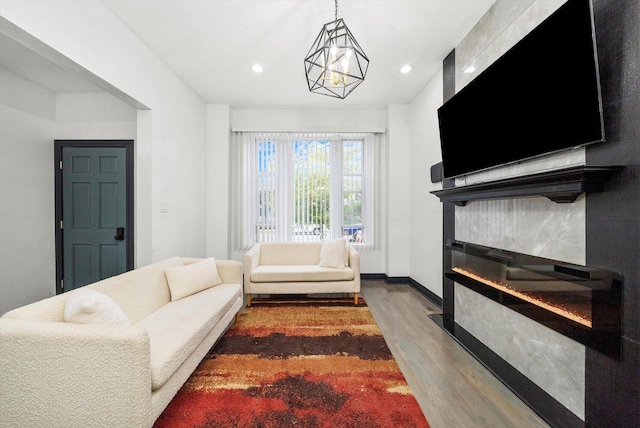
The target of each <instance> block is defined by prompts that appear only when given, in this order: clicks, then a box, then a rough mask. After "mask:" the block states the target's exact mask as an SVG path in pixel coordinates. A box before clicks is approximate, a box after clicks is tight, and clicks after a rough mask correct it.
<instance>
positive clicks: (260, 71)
mask: <svg viewBox="0 0 640 428" xmlns="http://www.w3.org/2000/svg"><path fill="white" fill-rule="evenodd" d="M251 69H252V70H253V71H255V72H256V73H262V66H261V65H260V64H256V65H254V66H253V67H251Z"/></svg>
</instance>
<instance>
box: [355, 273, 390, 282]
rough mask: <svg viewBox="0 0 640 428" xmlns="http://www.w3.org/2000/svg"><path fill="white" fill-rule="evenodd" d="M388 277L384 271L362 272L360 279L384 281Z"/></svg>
mask: <svg viewBox="0 0 640 428" xmlns="http://www.w3.org/2000/svg"><path fill="white" fill-rule="evenodd" d="M386 278H387V275H385V274H383V273H361V274H360V279H364V280H369V281H384V280H385V279H386Z"/></svg>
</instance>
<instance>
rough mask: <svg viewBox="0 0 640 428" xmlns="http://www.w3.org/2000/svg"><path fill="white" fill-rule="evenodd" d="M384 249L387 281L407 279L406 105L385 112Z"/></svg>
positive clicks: (407, 187) (409, 194)
mask: <svg viewBox="0 0 640 428" xmlns="http://www.w3.org/2000/svg"><path fill="white" fill-rule="evenodd" d="M387 114H388V117H387V147H386V162H387V170H386V172H387V179H386V183H387V189H386V193H387V223H386V224H387V233H386V237H387V245H386V260H387V263H386V271H385V273H386V274H387V275H388V276H390V277H408V276H409V274H410V273H411V268H410V256H411V254H410V251H411V250H410V242H411V234H412V233H413V231H412V230H411V225H410V218H411V217H410V201H411V196H412V195H411V186H410V182H411V177H410V164H411V161H410V160H411V156H412V154H411V151H410V150H411V140H410V132H409V117H410V109H409V105H408V104H393V105H389V107H388V108H387Z"/></svg>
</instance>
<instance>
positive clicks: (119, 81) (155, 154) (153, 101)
mask: <svg viewBox="0 0 640 428" xmlns="http://www.w3.org/2000/svg"><path fill="white" fill-rule="evenodd" d="M0 6H1V8H0V15H1V16H2V18H4V19H6V20H7V21H9V22H11V23H12V24H13V25H15V26H16V27H19V28H20V29H22V31H23V32H24V33H25V34H27V35H28V37H26V38H27V39H28V38H33V37H35V38H37V39H39V40H40V41H41V42H42V43H44V44H46V46H47V47H48V48H50V49H53V50H55V51H56V52H58V53H59V54H61V55H62V56H64V57H65V58H66V61H65V65H66V66H68V67H69V66H74V67H76V68H78V69H81V70H82V71H83V74H91V75H92V76H96V78H98V79H100V80H101V81H103V82H106V83H107V84H108V85H106V86H109V87H113V88H116V89H117V91H116V92H118V93H117V95H118V96H121V98H125V99H129V100H135V101H136V103H134V104H136V105H144V106H146V107H148V108H149V109H150V110H151V115H150V116H149V115H148V114H143V115H138V119H139V120H143V122H144V127H145V128H144V129H142V130H141V129H140V125H139V126H138V128H139V129H138V137H140V136H143V137H144V138H143V139H142V140H140V138H139V139H138V141H137V142H136V165H135V171H136V172H135V173H136V186H137V187H136V208H139V207H140V206H141V205H142V207H144V209H136V224H138V225H143V226H144V227H143V228H141V229H139V230H137V232H136V238H137V243H138V245H139V247H138V249H137V251H136V257H137V260H136V264H137V265H138V266H139V265H141V262H142V264H146V263H147V262H150V261H157V260H162V259H165V258H167V257H171V256H175V255H180V256H204V255H205V253H206V237H205V234H204V233H203V231H204V230H205V227H206V213H205V210H206V202H205V200H206V197H205V192H206V190H205V181H206V135H205V134H206V119H205V104H204V102H203V101H202V100H201V99H200V98H199V97H198V96H197V95H196V94H195V93H194V92H193V91H192V90H191V89H190V88H189V87H188V86H187V85H185V83H184V82H183V81H182V80H181V79H180V78H178V76H176V74H175V73H174V72H173V71H172V70H171V69H170V68H169V67H168V66H167V65H166V64H165V63H164V62H162V61H161V60H160V59H159V58H158V56H157V55H156V54H155V53H153V52H152V51H151V50H150V49H149V48H148V46H147V45H146V44H145V43H143V42H142V41H141V40H140V39H139V38H138V37H137V36H136V35H135V34H133V33H132V32H131V30H129V29H128V28H127V27H126V26H125V25H124V24H123V23H122V22H121V21H120V20H119V19H117V18H116V17H115V16H114V15H113V13H111V11H109V10H108V9H107V8H106V7H105V5H104V4H103V3H102V2H100V1H97V0H87V1H82V2H78V1H49V0H47V1H43V0H39V1H36V0H34V1H29V2H24V1H12V0H1V1H0ZM14 37H15V34H14ZM122 94H124V95H125V96H123V97H122ZM161 211H162V212H161ZM141 249H142V250H144V251H145V252H144V253H143V252H142V250H141Z"/></svg>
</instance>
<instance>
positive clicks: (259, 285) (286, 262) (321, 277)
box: [244, 240, 360, 306]
mask: <svg viewBox="0 0 640 428" xmlns="http://www.w3.org/2000/svg"><path fill="white" fill-rule="evenodd" d="M337 241H341V242H343V244H342V245H343V246H344V253H343V254H344V255H343V256H342V257H343V262H342V263H339V264H336V265H335V266H334V267H327V266H326V263H323V259H324V257H321V256H324V253H323V254H321V253H322V251H323V250H322V248H323V243H324V242H278V243H274V242H263V243H260V244H255V245H254V246H253V247H251V249H249V251H248V252H247V253H245V255H244V292H245V294H246V295H247V306H250V305H251V295H252V294H270V295H271V294H315V293H322V294H324V293H353V297H354V303H355V304H357V302H358V293H359V292H360V255H359V254H358V251H357V250H356V249H355V248H354V247H353V245H351V244H349V243H346V242H345V241H344V240H337ZM341 266H343V267H341Z"/></svg>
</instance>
